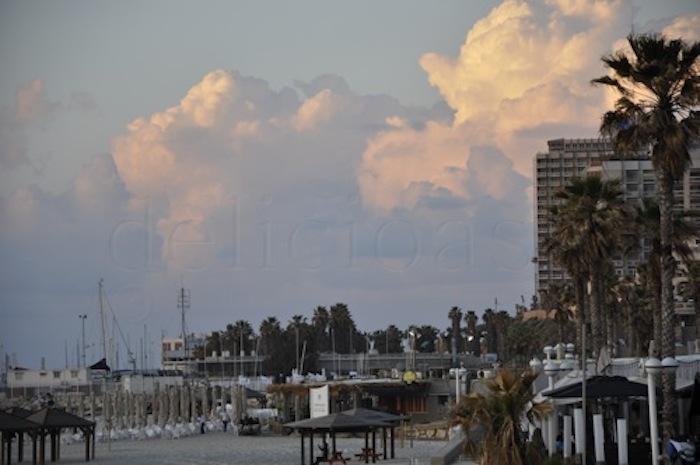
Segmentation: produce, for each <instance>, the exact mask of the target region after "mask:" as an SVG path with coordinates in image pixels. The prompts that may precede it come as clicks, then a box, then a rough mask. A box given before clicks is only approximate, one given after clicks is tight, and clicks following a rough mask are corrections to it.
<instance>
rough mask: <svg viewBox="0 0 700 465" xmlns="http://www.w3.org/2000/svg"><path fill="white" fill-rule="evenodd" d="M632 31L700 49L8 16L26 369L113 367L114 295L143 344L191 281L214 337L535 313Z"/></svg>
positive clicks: (605, 30)
mask: <svg viewBox="0 0 700 465" xmlns="http://www.w3.org/2000/svg"><path fill="white" fill-rule="evenodd" d="M631 28H634V29H635V31H645V30H656V31H664V32H665V33H667V34H671V35H678V36H682V37H685V38H687V39H689V40H698V38H699V37H698V34H699V31H700V5H698V3H697V2H696V1H678V2H672V3H670V4H662V2H654V1H651V0H649V1H635V2H623V1H609V2H606V1H595V2H594V1H573V0H541V1H533V2H527V3H526V2H520V1H515V0H509V1H505V2H498V1H483V2H465V1H444V2H439V3H437V4H433V3H428V2H413V1H408V2H406V1H386V2H369V1H364V2H363V1H361V2H352V3H329V2H324V1H304V2H295V3H287V2H268V1H262V2H252V1H251V2H223V1H221V2H215V1H209V2H204V3H197V4H195V3H191V2H179V1H176V2H170V1H168V2H166V1H152V2H136V1H132V2H116V3H115V2H100V1H98V2H87V1H84V2H83V1H74V2H68V1H56V2H25V1H4V2H2V3H0V218H3V220H2V222H1V223H0V260H2V267H1V268H0V321H1V324H0V344H1V345H2V350H3V351H5V352H8V353H17V356H18V361H19V362H20V363H21V364H23V365H27V366H38V364H39V360H40V358H41V357H42V356H45V357H46V358H47V362H48V364H49V365H54V366H62V365H63V358H64V343H65V342H64V341H65V340H67V341H68V346H69V354H70V353H72V352H75V349H74V347H75V340H76V338H77V337H79V333H80V320H79V318H78V315H79V314H82V313H86V314H88V332H89V335H88V336H89V338H88V339H89V341H88V342H93V343H94V342H96V338H97V313H96V311H97V281H98V279H99V278H100V277H103V278H104V279H105V288H106V290H107V293H108V294H109V295H110V299H111V302H112V304H113V306H114V308H115V312H117V314H118V315H119V317H120V323H122V325H123V326H124V327H125V330H126V331H127V332H129V333H130V334H132V335H133V338H132V339H133V340H136V339H137V338H138V337H139V336H140V334H142V331H143V325H144V324H147V325H148V327H149V332H150V334H151V335H152V336H153V337H154V340H156V339H158V338H159V335H160V334H161V331H164V332H165V333H166V334H169V335H173V334H176V333H177V332H178V330H177V328H178V323H177V321H178V320H177V309H176V289H177V288H178V287H179V285H180V282H184V283H185V286H186V287H188V288H189V289H191V291H192V310H191V314H190V316H189V318H190V328H191V329H192V330H194V331H198V332H199V331H209V330H212V329H217V328H221V327H223V326H224V325H225V324H226V323H228V322H232V321H235V320H237V319H248V320H250V321H251V322H252V323H253V324H254V326H256V327H257V325H258V324H259V322H260V320H261V319H263V318H264V317H266V316H268V315H275V316H277V317H278V318H279V319H280V320H281V321H283V322H286V320H287V319H288V318H289V317H290V316H291V315H292V314H297V313H302V314H305V315H309V316H310V315H311V312H312V310H313V308H314V307H315V306H316V305H332V304H333V303H335V302H338V301H342V302H345V303H347V304H348V305H349V306H350V310H351V311H352V313H353V316H354V317H355V320H356V321H357V322H358V324H359V327H360V329H362V330H366V329H374V328H379V327H385V326H386V325H388V324H390V323H394V324H397V325H398V326H400V327H405V326H407V325H408V324H409V323H413V322H415V323H429V324H433V325H435V326H438V327H440V328H443V327H446V326H447V325H448V320H447V312H448V310H449V308H450V307H451V306H453V305H459V306H461V307H463V308H465V309H472V310H477V311H478V312H479V313H480V312H481V311H483V309H484V308H486V307H489V306H493V302H494V299H495V298H498V301H499V303H502V305H503V308H506V309H508V310H512V308H513V306H514V305H515V304H516V303H519V302H520V300H521V296H523V297H524V299H525V300H526V301H528V302H529V299H530V296H531V294H532V292H533V289H532V280H533V278H532V277H533V273H534V270H533V268H532V264H531V263H530V258H531V257H532V254H533V253H534V251H533V237H532V235H533V225H532V213H531V212H532V204H531V203H532V202H531V185H532V182H531V170H532V157H533V155H534V154H535V153H536V152H537V151H538V150H545V149H546V141H547V139H550V138H555V137H593V136H596V128H597V124H598V118H599V116H600V114H601V112H602V111H603V110H604V109H606V108H607V106H608V104H609V99H606V95H605V94H604V93H603V91H602V90H600V89H596V88H593V87H591V86H590V85H589V84H588V81H589V80H590V79H591V78H593V77H596V76H598V75H600V74H601V73H602V72H603V68H602V66H600V56H601V55H603V54H605V53H609V52H611V51H612V50H614V49H616V48H617V47H619V46H621V45H622V44H623V42H622V39H623V38H624V37H625V36H626V35H627V34H628V33H629V31H630V29H631ZM71 347H72V348H73V349H70V348H71ZM156 353H157V351H156Z"/></svg>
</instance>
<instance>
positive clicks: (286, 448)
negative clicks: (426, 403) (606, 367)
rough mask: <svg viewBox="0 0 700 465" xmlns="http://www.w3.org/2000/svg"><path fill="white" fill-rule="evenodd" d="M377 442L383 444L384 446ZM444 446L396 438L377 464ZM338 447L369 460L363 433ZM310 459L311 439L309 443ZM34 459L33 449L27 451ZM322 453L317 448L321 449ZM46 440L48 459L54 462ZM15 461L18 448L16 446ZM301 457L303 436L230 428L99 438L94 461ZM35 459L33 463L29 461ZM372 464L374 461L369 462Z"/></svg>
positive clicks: (223, 463) (182, 463)
mask: <svg viewBox="0 0 700 465" xmlns="http://www.w3.org/2000/svg"><path fill="white" fill-rule="evenodd" d="M379 442H380V441H378V444H377V447H378V449H379V448H380V447H381V446H380V445H379ZM317 445H318V441H317V440H315V441H314V447H317ZM444 445H445V442H442V441H414V443H413V448H411V447H410V446H409V442H408V441H407V442H406V444H405V447H404V448H401V447H400V443H399V441H398V440H397V441H396V460H393V461H392V460H389V461H386V462H385V461H381V460H380V461H378V462H377V463H386V464H389V463H404V464H409V463H410V464H427V463H429V462H430V456H431V455H432V454H433V453H434V452H436V451H437V450H438V449H439V448H441V447H442V446H444ZM337 446H338V449H339V450H343V451H347V454H346V455H351V456H352V460H351V461H350V462H349V464H350V465H352V464H358V465H359V464H360V463H364V462H362V461H358V459H357V458H356V457H355V456H354V454H355V453H358V452H359V451H360V449H361V447H363V446H364V439H363V438H338V440H337ZM306 449H307V457H306V460H307V463H308V440H307V442H306ZM26 454H27V455H25V462H24V463H27V462H26V459H27V458H29V459H31V451H27V452H26ZM317 454H318V451H317ZM48 455H49V454H48V441H47V457H46V463H50V462H49V457H48ZM84 458H85V446H84V444H83V443H77V444H71V445H62V446H61V460H60V462H57V463H59V464H76V463H85V462H84ZM13 462H14V451H13ZM299 462H300V439H299V437H298V436H294V435H292V436H272V435H263V436H238V437H237V436H233V435H232V434H225V433H207V434H204V435H195V436H191V437H186V438H182V439H176V440H172V439H152V440H144V441H115V442H112V445H111V450H108V449H107V444H106V443H98V444H97V450H96V455H95V461H94V462H90V463H92V464H94V465H102V464H110V465H112V464H130V465H166V464H167V465H204V464H206V465H210V464H211V465H228V464H246V465H258V464H270V465H286V464H289V465H297V464H299ZM30 463H31V462H30ZM370 463H371V461H370Z"/></svg>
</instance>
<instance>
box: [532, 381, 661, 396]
mask: <svg viewBox="0 0 700 465" xmlns="http://www.w3.org/2000/svg"><path fill="white" fill-rule="evenodd" d="M581 384H582V383H581V382H578V383H575V384H571V385H568V386H562V387H560V388H556V389H552V390H551V391H544V392H543V393H542V395H543V396H546V397H550V398H552V399H567V398H580V397H581ZM647 395H648V390H647V385H646V384H642V383H636V382H634V381H630V380H628V379H627V378H625V377H624V376H592V377H590V378H588V379H587V380H586V398H588V399H601V398H605V397H617V398H623V397H647Z"/></svg>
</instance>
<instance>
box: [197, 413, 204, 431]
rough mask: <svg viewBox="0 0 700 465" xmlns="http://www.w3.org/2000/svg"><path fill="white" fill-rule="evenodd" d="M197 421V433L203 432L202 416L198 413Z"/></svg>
mask: <svg viewBox="0 0 700 465" xmlns="http://www.w3.org/2000/svg"><path fill="white" fill-rule="evenodd" d="M197 422H199V434H204V423H205V422H204V416H203V415H199V416H198V417H197Z"/></svg>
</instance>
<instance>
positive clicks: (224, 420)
mask: <svg viewBox="0 0 700 465" xmlns="http://www.w3.org/2000/svg"><path fill="white" fill-rule="evenodd" d="M219 415H220V418H221V422H222V423H223V424H224V433H225V432H226V431H228V423H229V421H231V417H229V416H228V412H227V411H226V409H225V408H223V409H221V412H220V414H219Z"/></svg>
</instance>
